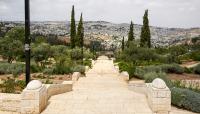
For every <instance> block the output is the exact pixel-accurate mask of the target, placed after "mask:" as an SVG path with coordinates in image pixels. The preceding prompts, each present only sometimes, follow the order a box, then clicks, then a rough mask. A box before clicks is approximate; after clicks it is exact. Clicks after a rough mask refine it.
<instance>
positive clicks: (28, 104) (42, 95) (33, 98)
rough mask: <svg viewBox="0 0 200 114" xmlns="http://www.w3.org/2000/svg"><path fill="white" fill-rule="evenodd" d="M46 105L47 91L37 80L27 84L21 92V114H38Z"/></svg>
mask: <svg viewBox="0 0 200 114" xmlns="http://www.w3.org/2000/svg"><path fill="white" fill-rule="evenodd" d="M46 105H47V89H46V87H45V86H43V85H42V83H41V82H40V81H38V80H33V81H31V82H29V84H28V85H27V87H26V88H25V89H24V90H23V92H22V98H21V114H40V112H42V110H44V109H45V107H46Z"/></svg>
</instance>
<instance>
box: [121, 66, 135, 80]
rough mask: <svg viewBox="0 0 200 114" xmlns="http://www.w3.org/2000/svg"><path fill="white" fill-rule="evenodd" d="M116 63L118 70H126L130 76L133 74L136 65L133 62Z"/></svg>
mask: <svg viewBox="0 0 200 114" xmlns="http://www.w3.org/2000/svg"><path fill="white" fill-rule="evenodd" d="M118 65H119V70H120V72H122V71H127V72H128V73H129V76H130V78H131V77H133V76H134V74H135V69H136V67H135V66H134V65H133V64H131V63H126V62H120V63H119V64H118Z"/></svg>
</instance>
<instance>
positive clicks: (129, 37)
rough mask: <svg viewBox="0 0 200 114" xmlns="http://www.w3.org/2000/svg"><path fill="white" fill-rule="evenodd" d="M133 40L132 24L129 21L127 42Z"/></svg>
mask: <svg viewBox="0 0 200 114" xmlns="http://www.w3.org/2000/svg"><path fill="white" fill-rule="evenodd" d="M134 39H135V38H134V32H133V22H132V21H131V25H130V29H129V33H128V42H130V41H133V40H134Z"/></svg>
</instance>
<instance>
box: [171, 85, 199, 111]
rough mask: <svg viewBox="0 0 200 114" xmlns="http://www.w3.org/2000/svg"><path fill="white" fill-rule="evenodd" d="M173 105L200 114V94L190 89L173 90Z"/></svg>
mask: <svg viewBox="0 0 200 114" xmlns="http://www.w3.org/2000/svg"><path fill="white" fill-rule="evenodd" d="M171 93H172V100H171V101H172V104H173V105H176V106H178V107H180V108H184V109H187V110H191V111H193V112H197V113H200V94H199V93H196V92H194V91H191V90H189V89H181V88H176V87H174V88H172V89H171Z"/></svg>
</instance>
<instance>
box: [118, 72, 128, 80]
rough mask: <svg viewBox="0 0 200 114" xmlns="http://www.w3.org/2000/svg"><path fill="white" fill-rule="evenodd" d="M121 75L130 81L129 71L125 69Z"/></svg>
mask: <svg viewBox="0 0 200 114" xmlns="http://www.w3.org/2000/svg"><path fill="white" fill-rule="evenodd" d="M120 76H121V77H122V78H123V79H124V80H125V81H129V74H128V72H127V71H123V72H121V73H120Z"/></svg>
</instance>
